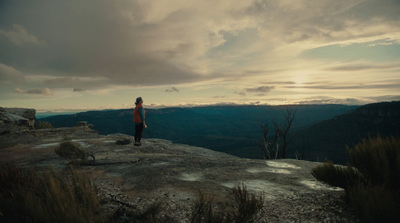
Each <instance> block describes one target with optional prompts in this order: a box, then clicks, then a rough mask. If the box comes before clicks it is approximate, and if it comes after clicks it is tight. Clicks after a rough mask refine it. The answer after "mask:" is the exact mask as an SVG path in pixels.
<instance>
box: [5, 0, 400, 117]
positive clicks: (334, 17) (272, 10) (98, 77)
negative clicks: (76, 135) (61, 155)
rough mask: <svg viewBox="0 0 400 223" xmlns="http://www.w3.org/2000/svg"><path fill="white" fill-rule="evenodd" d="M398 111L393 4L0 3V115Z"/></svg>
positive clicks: (375, 0)
mask: <svg viewBox="0 0 400 223" xmlns="http://www.w3.org/2000/svg"><path fill="white" fill-rule="evenodd" d="M139 96H141V97H142V98H143V100H144V106H147V107H154V108H157V107H168V106H180V107H184V106H197V105H214V104H246V105H251V104H254V105H261V104H269V105H283V104H332V103H333V104H348V105H362V104H367V103H374V102H380V101H394V100H400V0H246V1H243V0H219V1H214V0H213V1H210V0H201V1H199V0H169V1H166V0H152V1H148V0H113V1H109V0H69V1H54V0H35V1H33V0H23V1H22V0H0V107H25V108H35V109H36V110H38V111H71V110H98V109H120V108H132V107H133V106H134V102H135V99H136V98H137V97H139Z"/></svg>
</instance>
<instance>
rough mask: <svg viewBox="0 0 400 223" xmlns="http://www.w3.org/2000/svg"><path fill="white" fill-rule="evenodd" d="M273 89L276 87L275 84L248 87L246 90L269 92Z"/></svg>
mask: <svg viewBox="0 0 400 223" xmlns="http://www.w3.org/2000/svg"><path fill="white" fill-rule="evenodd" d="M272 89H274V87H273V86H271V87H270V86H261V87H256V88H246V89H245V91H246V92H251V93H268V92H270V91H271V90H272Z"/></svg>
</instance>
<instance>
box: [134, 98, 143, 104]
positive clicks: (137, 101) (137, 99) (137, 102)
mask: <svg viewBox="0 0 400 223" xmlns="http://www.w3.org/2000/svg"><path fill="white" fill-rule="evenodd" d="M142 100H143V99H142V97H138V98H136V102H135V105H137V104H139V103H140V101H142Z"/></svg>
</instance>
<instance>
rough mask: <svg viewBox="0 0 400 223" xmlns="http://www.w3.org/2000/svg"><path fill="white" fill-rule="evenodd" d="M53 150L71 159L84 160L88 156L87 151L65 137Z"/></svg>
mask: <svg viewBox="0 0 400 223" xmlns="http://www.w3.org/2000/svg"><path fill="white" fill-rule="evenodd" d="M55 152H56V154H57V155H59V156H60V157H62V158H65V159H72V160H76V159H81V160H86V159H87V158H88V157H89V156H90V154H89V152H88V151H86V150H85V149H83V148H82V147H81V146H80V145H78V144H76V143H74V142H72V141H71V140H69V139H65V140H64V142H62V143H60V145H59V146H58V148H57V149H55Z"/></svg>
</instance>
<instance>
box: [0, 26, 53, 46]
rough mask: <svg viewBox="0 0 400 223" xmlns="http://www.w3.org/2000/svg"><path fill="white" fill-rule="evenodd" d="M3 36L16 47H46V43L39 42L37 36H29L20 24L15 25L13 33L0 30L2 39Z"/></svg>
mask: <svg viewBox="0 0 400 223" xmlns="http://www.w3.org/2000/svg"><path fill="white" fill-rule="evenodd" d="M2 36H4V37H5V38H7V39H8V40H9V41H10V42H11V43H13V44H14V45H16V46H22V45H24V44H33V45H37V46H41V45H46V43H45V42H44V41H42V40H39V39H38V38H37V37H36V36H34V35H31V34H29V33H28V31H27V30H26V29H25V27H23V26H21V25H18V24H14V25H13V31H6V30H3V29H0V37H2Z"/></svg>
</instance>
